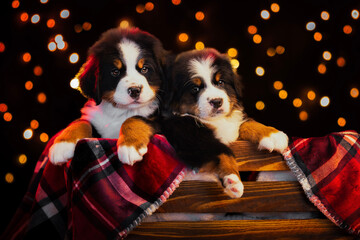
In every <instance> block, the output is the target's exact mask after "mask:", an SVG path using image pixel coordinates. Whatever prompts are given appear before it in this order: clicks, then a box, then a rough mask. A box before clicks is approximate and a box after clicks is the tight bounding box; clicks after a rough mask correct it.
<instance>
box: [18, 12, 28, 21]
mask: <svg viewBox="0 0 360 240" xmlns="http://www.w3.org/2000/svg"><path fill="white" fill-rule="evenodd" d="M28 19H29V14H27V13H26V12H23V13H22V14H20V20H21V21H22V22H26V21H27V20H28Z"/></svg>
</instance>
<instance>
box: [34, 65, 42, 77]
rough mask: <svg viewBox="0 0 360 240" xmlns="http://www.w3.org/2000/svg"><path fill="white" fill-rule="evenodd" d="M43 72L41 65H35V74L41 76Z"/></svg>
mask: <svg viewBox="0 0 360 240" xmlns="http://www.w3.org/2000/svg"><path fill="white" fill-rule="evenodd" d="M42 74H43V69H42V67H40V66H35V67H34V75H35V76H38V77H39V76H41V75H42Z"/></svg>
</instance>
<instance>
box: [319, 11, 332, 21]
mask: <svg viewBox="0 0 360 240" xmlns="http://www.w3.org/2000/svg"><path fill="white" fill-rule="evenodd" d="M320 16H321V19H322V20H324V21H327V20H329V18H330V14H329V13H328V12H327V11H322V12H321V14H320Z"/></svg>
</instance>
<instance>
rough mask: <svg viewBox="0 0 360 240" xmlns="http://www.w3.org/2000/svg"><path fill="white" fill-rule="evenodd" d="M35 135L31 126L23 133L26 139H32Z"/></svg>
mask: <svg viewBox="0 0 360 240" xmlns="http://www.w3.org/2000/svg"><path fill="white" fill-rule="evenodd" d="M32 136H33V130H31V129H30V128H28V129H26V130H25V131H24V133H23V137H24V138H25V139H26V140H29V139H31V138H32Z"/></svg>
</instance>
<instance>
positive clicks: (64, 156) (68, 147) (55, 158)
mask: <svg viewBox="0 0 360 240" xmlns="http://www.w3.org/2000/svg"><path fill="white" fill-rule="evenodd" d="M75 145H76V144H75V143H72V142H59V143H55V144H54V145H52V146H51V148H50V150H49V156H50V162H52V164H54V165H62V164H64V163H67V162H68V161H69V159H71V158H72V157H73V156H74V152H75Z"/></svg>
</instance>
